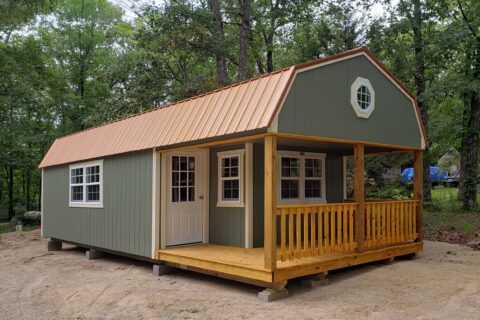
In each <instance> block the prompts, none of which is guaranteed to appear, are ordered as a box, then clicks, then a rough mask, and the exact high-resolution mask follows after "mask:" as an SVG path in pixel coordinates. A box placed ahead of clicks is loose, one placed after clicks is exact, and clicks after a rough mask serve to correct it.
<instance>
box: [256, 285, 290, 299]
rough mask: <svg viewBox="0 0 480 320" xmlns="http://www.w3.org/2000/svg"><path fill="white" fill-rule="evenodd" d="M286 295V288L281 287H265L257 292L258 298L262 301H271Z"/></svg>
mask: <svg viewBox="0 0 480 320" xmlns="http://www.w3.org/2000/svg"><path fill="white" fill-rule="evenodd" d="M286 297H288V290H287V288H282V289H270V288H267V289H265V290H263V291H260V292H259V293H258V299H260V300H262V301H263V302H271V301H275V300H280V299H283V298H286Z"/></svg>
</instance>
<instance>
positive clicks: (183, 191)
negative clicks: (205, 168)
mask: <svg viewBox="0 0 480 320" xmlns="http://www.w3.org/2000/svg"><path fill="white" fill-rule="evenodd" d="M185 201H187V188H180V202H185Z"/></svg>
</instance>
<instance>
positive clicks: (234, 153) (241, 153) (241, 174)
mask: <svg viewBox="0 0 480 320" xmlns="http://www.w3.org/2000/svg"><path fill="white" fill-rule="evenodd" d="M230 157H238V159H239V161H238V180H239V186H238V187H239V199H238V200H235V201H234V200H231V201H229V200H223V199H222V198H223V196H222V194H223V190H222V185H223V184H222V181H223V180H226V179H225V178H222V159H224V158H230ZM244 158H245V149H238V150H229V151H223V152H218V153H217V167H218V169H217V197H218V198H217V207H237V208H243V207H245V191H244V182H245V171H244V168H245V160H244Z"/></svg>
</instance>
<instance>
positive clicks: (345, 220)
mask: <svg viewBox="0 0 480 320" xmlns="http://www.w3.org/2000/svg"><path fill="white" fill-rule="evenodd" d="M342 213H343V218H342V220H343V228H342V235H343V243H342V251H347V250H348V240H347V239H348V234H347V233H348V207H345V206H342Z"/></svg>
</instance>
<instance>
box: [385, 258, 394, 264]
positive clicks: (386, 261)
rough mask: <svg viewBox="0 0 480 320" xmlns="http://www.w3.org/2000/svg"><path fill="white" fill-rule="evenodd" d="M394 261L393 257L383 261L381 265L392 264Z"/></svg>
mask: <svg viewBox="0 0 480 320" xmlns="http://www.w3.org/2000/svg"><path fill="white" fill-rule="evenodd" d="M393 261H395V258H394V257H390V258H388V259H385V260H383V264H392V263H393Z"/></svg>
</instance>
